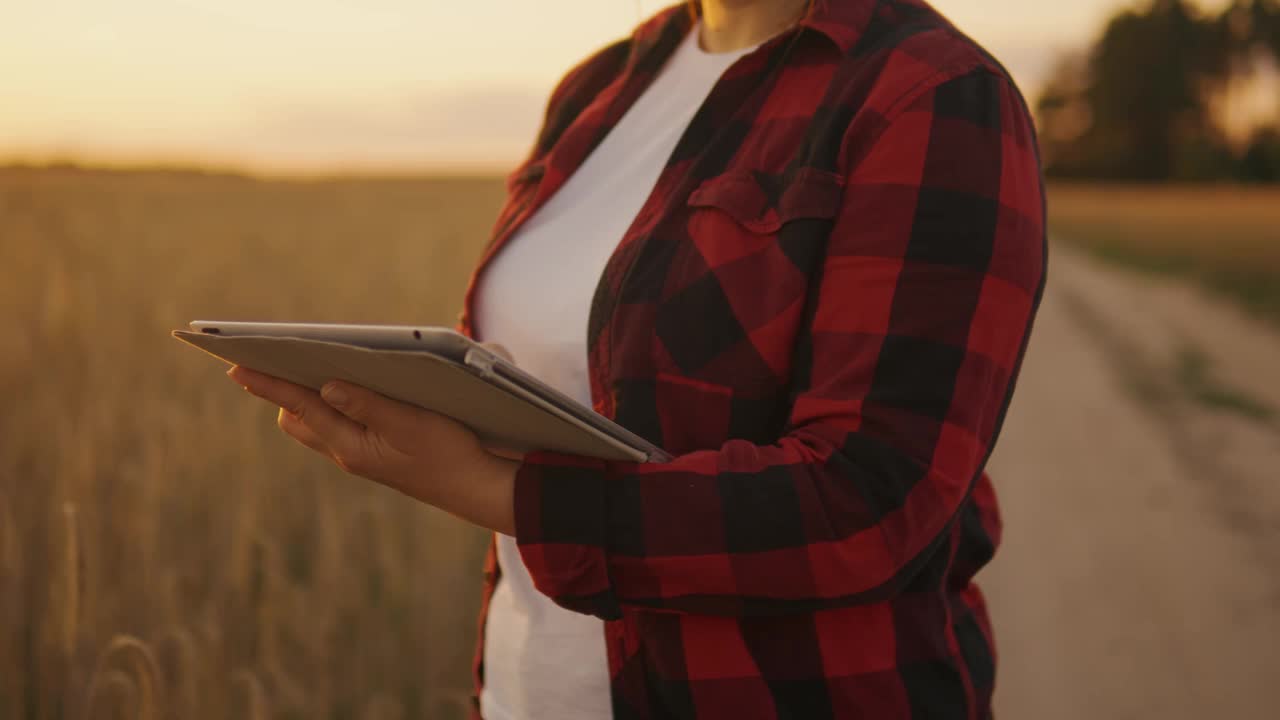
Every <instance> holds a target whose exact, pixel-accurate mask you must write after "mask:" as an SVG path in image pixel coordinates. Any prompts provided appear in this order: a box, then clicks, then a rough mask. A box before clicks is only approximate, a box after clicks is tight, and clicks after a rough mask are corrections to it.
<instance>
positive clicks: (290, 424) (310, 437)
mask: <svg viewBox="0 0 1280 720" xmlns="http://www.w3.org/2000/svg"><path fill="white" fill-rule="evenodd" d="M276 424H277V425H279V426H280V429H281V430H283V431H284V432H285V434H287V435H288V436H289V437H291V438H293V439H294V440H297V441H298V442H299V443H302V445H304V446H306V447H308V448H311V449H312V450H315V451H316V452H318V453H320V454H321V455H326V456H329V457H333V453H332V451H330V450H329V446H328V445H326V444H325V443H324V440H323V439H322V438H321V437H320V436H319V435H317V434H316V432H315V431H314V430H312V429H311V428H309V427H307V425H306V423H304V422H302V421H301V420H299V419H298V416H297V415H294V414H293V413H291V412H289V411H288V410H285V409H284V408H280V414H279V416H278V417H277V418H276Z"/></svg>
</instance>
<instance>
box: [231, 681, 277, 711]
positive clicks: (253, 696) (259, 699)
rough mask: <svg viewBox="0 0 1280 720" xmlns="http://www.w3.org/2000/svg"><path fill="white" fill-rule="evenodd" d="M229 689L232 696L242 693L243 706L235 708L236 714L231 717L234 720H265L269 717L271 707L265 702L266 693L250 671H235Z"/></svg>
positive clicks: (260, 682)
mask: <svg viewBox="0 0 1280 720" xmlns="http://www.w3.org/2000/svg"><path fill="white" fill-rule="evenodd" d="M231 689H232V694H233V695H236V696H237V697H239V695H238V694H237V693H239V692H243V693H244V695H243V697H244V704H243V706H242V707H236V708H235V710H236V711H238V712H236V714H235V715H233V716H232V718H233V719H234V720H267V718H268V717H270V714H271V712H270V711H271V706H270V704H269V703H268V702H267V691H266V690H265V689H264V688H263V687H262V681H261V680H259V679H258V676H257V675H255V674H253V671H252V670H249V669H247V668H242V669H240V670H237V671H236V672H235V674H234V675H232V676H231Z"/></svg>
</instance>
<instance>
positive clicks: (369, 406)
mask: <svg viewBox="0 0 1280 720" xmlns="http://www.w3.org/2000/svg"><path fill="white" fill-rule="evenodd" d="M320 395H321V397H322V398H323V399H324V401H325V402H326V403H328V404H329V405H330V406H331V407H332V408H334V409H335V410H336V411H338V412H340V413H342V414H343V415H345V416H346V417H347V418H350V420H353V421H355V422H357V423H359V424H360V425H363V426H366V427H368V428H369V429H370V430H371V431H373V432H374V433H375V434H377V435H378V436H380V437H382V438H385V439H386V441H387V442H388V443H389V444H390V445H391V446H392V447H394V448H397V449H399V450H400V451H401V452H411V451H412V450H413V449H414V446H415V445H417V444H419V443H421V442H422V439H423V438H424V437H430V436H432V435H434V434H436V433H437V432H438V430H439V426H440V425H441V422H442V421H443V420H444V418H443V417H441V416H439V415H437V414H436V413H433V412H430V411H428V410H423V409H422V408H419V407H416V406H414V405H409V404H408V403H403V402H400V401H398V400H392V399H391V398H389V397H387V396H386V395H383V394H381V393H378V392H375V391H373V390H370V389H368V388H366V387H361V386H359V385H354V384H352V383H348V382H344V381H341V380H333V381H331V382H328V383H326V384H325V386H324V387H323V388H321V389H320Z"/></svg>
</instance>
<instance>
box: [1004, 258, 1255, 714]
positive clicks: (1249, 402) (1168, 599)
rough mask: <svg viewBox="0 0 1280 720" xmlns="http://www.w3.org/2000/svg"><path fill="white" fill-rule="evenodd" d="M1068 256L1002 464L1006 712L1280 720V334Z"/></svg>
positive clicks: (1188, 294)
mask: <svg viewBox="0 0 1280 720" xmlns="http://www.w3.org/2000/svg"><path fill="white" fill-rule="evenodd" d="M1054 250H1055V252H1054V254H1053V256H1052V258H1051V260H1050V263H1051V277H1050V285H1049V288H1048V290H1047V292H1046V296H1045V299H1044V302H1043V305H1042V307H1041V312H1040V315H1039V318H1038V321H1037V326H1036V330H1035V336H1034V339H1033V341H1032V345H1031V347H1030V349H1029V351H1028V357H1027V361H1026V365H1025V367H1024V370H1023V373H1022V377H1021V380H1020V383H1019V386H1018V395H1017V397H1016V400H1015V403H1014V407H1013V408H1012V409H1011V411H1010V415H1009V417H1008V420H1007V421H1006V425H1005V430H1004V434H1003V436H1002V438H1001V442H1000V446H999V447H998V449H997V451H996V453H995V456H994V457H993V458H992V462H991V471H992V474H993V477H994V479H995V481H996V485H997V487H998V489H999V491H1000V499H1001V502H1002V507H1003V512H1004V517H1005V536H1004V541H1003V546H1002V548H1001V550H1000V553H999V554H998V555H997V556H996V557H997V559H996V561H995V563H994V564H993V565H992V567H991V568H989V569H988V570H987V571H986V572H985V573H984V575H983V576H981V577H980V580H981V581H982V582H983V585H984V588H985V589H986V591H987V595H988V598H989V600H990V603H991V612H992V617H993V620H994V622H995V625H996V634H997V643H998V649H999V653H1000V668H999V674H998V681H997V693H996V695H997V697H996V708H997V716H998V717H1001V718H1004V719H1005V720H1008V719H1010V718H1012V719H1014V720H1021V719H1023V718H1027V719H1034V720H1054V719H1056V718H1064V719H1065V718H1071V719H1073V720H1079V719H1081V718H1090V719H1091V720H1111V719H1113V718H1162V719H1164V718H1206V717H1224V718H1272V717H1280V706H1278V703H1277V700H1278V699H1280V419H1277V418H1275V417H1272V418H1270V419H1267V418H1266V417H1265V415H1266V412H1265V411H1266V409H1267V408H1268V407H1270V408H1276V407H1280V334H1278V333H1275V332H1273V331H1271V330H1270V329H1268V328H1264V327H1262V326H1260V325H1258V324H1257V323H1255V322H1252V321H1250V320H1249V319H1247V318H1244V317H1242V316H1241V315H1240V314H1239V313H1237V312H1235V311H1234V309H1232V308H1229V307H1225V306H1223V305H1221V304H1220V303H1218V302H1217V301H1215V300H1212V299H1209V298H1206V297H1204V296H1203V295H1202V294H1201V293H1199V292H1197V291H1195V290H1194V289H1192V288H1186V287H1182V286H1179V285H1176V284H1171V283H1163V282H1152V281H1148V280H1143V279H1139V278H1136V277H1134V276H1131V275H1129V274H1127V273H1123V272H1120V271H1115V270H1112V269H1110V268H1103V267H1100V266H1098V265H1096V264H1095V263H1094V262H1092V261H1089V260H1086V259H1085V258H1082V257H1079V256H1076V255H1073V254H1070V253H1068V252H1067V251H1065V250H1063V249H1061V248H1059V247H1055V248H1054Z"/></svg>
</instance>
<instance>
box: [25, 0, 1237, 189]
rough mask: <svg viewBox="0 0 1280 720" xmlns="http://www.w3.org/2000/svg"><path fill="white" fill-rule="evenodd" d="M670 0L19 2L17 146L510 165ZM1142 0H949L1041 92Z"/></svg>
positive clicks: (48, 153) (252, 165)
mask: <svg viewBox="0 0 1280 720" xmlns="http://www.w3.org/2000/svg"><path fill="white" fill-rule="evenodd" d="M668 4H670V0H0V161H3V160H4V159H10V160H13V159H18V160H27V161H36V162H41V161H48V160H57V159H80V160H89V161H98V162H108V163H134V162H144V163H146V162H163V163H181V164H188V163H192V164H214V165H224V166H226V165H230V166H240V167H247V168H249V169H256V170H263V171H286V172H290V171H303V172H307V171H386V170H407V171H412V170H420V169H441V168H444V169H478V170H492V169H502V168H505V167H508V166H510V165H511V164H512V163H513V162H515V161H516V160H517V159H518V158H519V157H521V156H522V155H523V154H524V153H525V151H526V150H527V148H528V146H529V144H530V143H531V142H532V139H533V136H534V133H535V132H536V130H537V125H538V122H539V120H540V118H541V113H542V108H543V106H544V103H545V100H546V96H547V94H548V93H549V92H550V90H551V88H552V87H553V86H554V84H555V82H556V81H557V80H558V79H559V78H560V76H561V75H563V73H564V72H565V71H566V70H567V69H568V68H570V67H572V66H573V65H574V64H576V63H577V62H578V61H579V60H581V59H582V58H584V57H586V56H587V55H588V54H590V53H591V52H592V51H594V50H595V49H597V48H599V47H601V46H603V45H605V44H607V43H608V42H610V41H612V40H614V39H616V38H618V37H621V36H624V35H626V34H628V33H629V32H630V30H631V28H632V27H634V26H635V24H636V23H637V22H638V21H639V20H640V19H642V18H644V17H647V16H649V15H651V14H652V13H654V12H656V11H657V10H659V9H661V8H662V7H664V6H666V5H668ZM1126 4H1128V3H1126V2H1117V0H1055V1H1053V2H1045V1H1044V0H1020V1H1015V0H934V5H935V7H937V8H938V9H939V10H941V11H942V12H943V13H944V14H946V15H947V16H948V17H950V18H951V19H952V20H953V21H954V22H955V23H956V24H957V25H959V26H960V27H961V29H963V30H965V31H966V32H967V33H968V34H969V35H971V36H972V37H974V38H975V39H976V40H978V41H979V42H980V43H982V44H983V45H985V46H986V47H987V48H988V49H989V50H991V51H992V52H993V53H994V54H995V55H996V56H997V57H999V58H1000V59H1001V60H1002V61H1003V62H1004V63H1005V64H1006V65H1007V66H1008V67H1009V69H1010V71H1011V72H1012V73H1013V74H1014V76H1015V79H1016V80H1017V81H1018V83H1019V84H1020V85H1021V86H1022V87H1023V89H1024V91H1025V92H1026V93H1027V94H1028V95H1029V96H1033V95H1034V93H1035V92H1036V90H1037V89H1038V87H1039V85H1040V83H1041V82H1042V81H1043V78H1044V76H1045V74H1046V72H1047V71H1048V69H1049V68H1050V67H1051V65H1052V62H1053V60H1054V58H1055V57H1056V56H1057V54H1058V53H1060V52H1062V51H1064V50H1070V49H1073V48H1080V47H1084V46H1086V45H1087V44H1088V42H1089V41H1090V40H1091V39H1092V38H1093V37H1094V36H1095V34H1096V33H1097V32H1098V30H1099V29H1100V27H1101V25H1102V23H1103V22H1104V20H1105V18H1106V17H1108V16H1109V15H1110V14H1111V13H1112V12H1114V11H1115V10H1116V9H1117V8H1119V7H1122V6H1124V5H1126ZM1210 4H1213V3H1212V2H1210Z"/></svg>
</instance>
